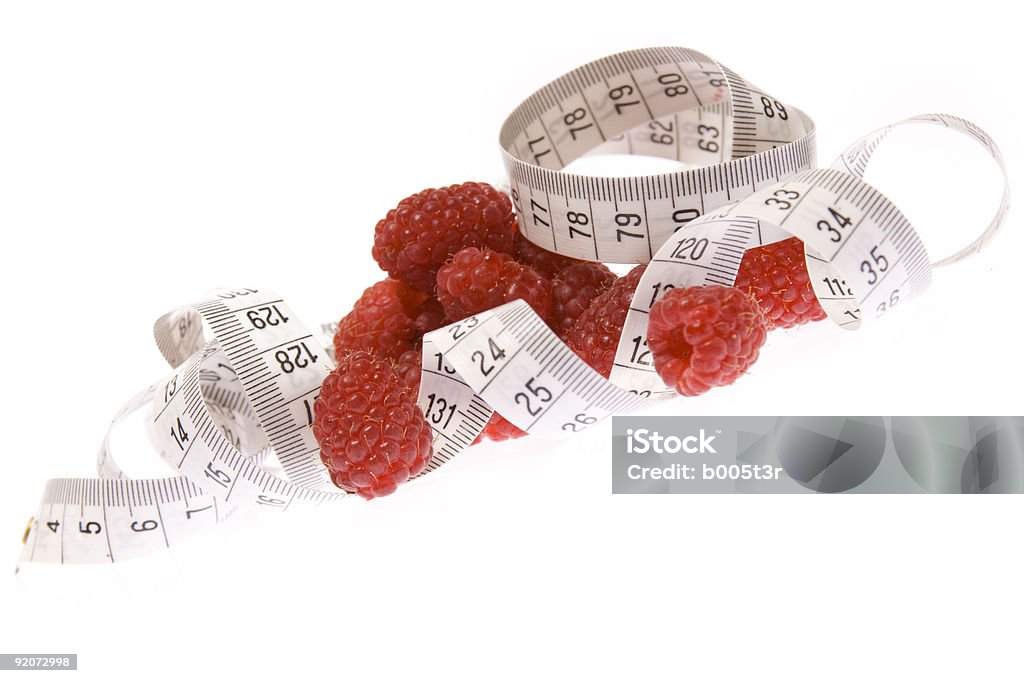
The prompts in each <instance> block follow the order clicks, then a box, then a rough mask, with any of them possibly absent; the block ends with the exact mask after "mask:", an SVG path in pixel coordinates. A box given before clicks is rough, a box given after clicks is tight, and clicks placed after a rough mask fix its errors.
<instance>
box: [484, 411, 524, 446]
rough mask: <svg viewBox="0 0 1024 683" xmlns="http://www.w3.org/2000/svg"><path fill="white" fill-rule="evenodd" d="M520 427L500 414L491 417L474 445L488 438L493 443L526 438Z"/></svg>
mask: <svg viewBox="0 0 1024 683" xmlns="http://www.w3.org/2000/svg"><path fill="white" fill-rule="evenodd" d="M526 434H527V433H526V432H524V431H523V430H522V429H520V428H519V427H516V426H515V425H514V424H512V423H511V422H509V421H508V420H506V419H505V418H503V417H502V416H501V415H499V414H498V413H494V414H493V415H491V419H490V420H488V421H487V425H486V426H485V427H484V430H483V431H482V432H480V436H478V437H477V438H476V441H474V442H473V443H480V442H481V441H483V439H484V437H485V436H486V437H487V438H488V439H490V440H491V441H508V440H510V439H518V438H519V437H521V436H526Z"/></svg>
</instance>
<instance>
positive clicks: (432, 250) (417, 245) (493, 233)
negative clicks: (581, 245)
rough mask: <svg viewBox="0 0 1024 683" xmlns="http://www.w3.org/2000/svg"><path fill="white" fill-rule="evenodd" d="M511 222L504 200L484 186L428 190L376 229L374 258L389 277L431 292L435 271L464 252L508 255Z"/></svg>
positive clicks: (402, 204)
mask: <svg viewBox="0 0 1024 683" xmlns="http://www.w3.org/2000/svg"><path fill="white" fill-rule="evenodd" d="M515 230H516V227H515V216H514V215H513V214H512V202H511V201H510V200H509V198H508V195H506V194H504V193H502V192H499V191H498V190H496V189H494V188H493V187H491V186H490V185H488V184H487V183H462V184H461V185H450V186H448V187H442V188H439V189H432V188H431V189H427V190H423V191H422V192H419V193H418V194H414V195H412V196H411V197H406V198H405V199H403V200H402V201H400V202H399V203H398V206H397V207H395V208H394V209H392V210H391V211H388V214H387V216H386V217H385V218H383V219H382V220H380V221H379V222H378V223H377V227H376V229H375V231H374V238H373V258H374V260H376V261H377V263H378V264H380V267H381V268H383V269H384V270H386V271H387V272H388V274H389V275H390V276H391V277H393V278H396V279H399V280H401V281H402V282H405V283H406V284H408V285H410V286H412V287H414V288H415V289H418V290H420V291H422V292H428V293H429V292H433V291H434V282H435V278H436V276H437V270H438V268H440V267H441V265H442V264H443V263H444V262H445V261H447V260H448V259H450V258H451V257H452V255H454V254H455V252H457V251H458V250H459V249H462V248H463V247H489V248H491V249H495V250H497V251H503V252H507V253H511V252H512V249H513V240H514V235H515Z"/></svg>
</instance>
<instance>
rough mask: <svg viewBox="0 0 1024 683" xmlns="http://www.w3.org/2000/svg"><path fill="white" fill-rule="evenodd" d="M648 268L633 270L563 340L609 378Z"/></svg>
mask: <svg viewBox="0 0 1024 683" xmlns="http://www.w3.org/2000/svg"><path fill="white" fill-rule="evenodd" d="M646 267H647V266H646V264H641V265H639V266H636V267H635V268H633V270H631V271H629V273H627V274H626V275H624V276H622V277H620V278H618V279H617V280H615V282H613V283H612V286H611V287H609V288H608V289H607V290H605V291H604V292H603V293H601V294H599V295H598V296H597V297H595V298H594V300H593V301H592V302H590V306H588V307H587V310H586V311H584V312H583V315H581V316H580V317H579V318H577V319H576V322H575V323H574V324H573V326H572V327H571V328H569V330H568V331H567V332H566V333H565V335H564V336H563V339H565V343H566V344H568V345H569V348H571V349H572V350H573V351H575V352H576V355H578V356H579V357H580V358H582V359H583V360H585V361H586V362H587V364H588V365H590V367H592V368H594V369H595V370H597V371H598V372H599V373H601V374H602V375H604V376H605V377H608V375H610V374H611V371H612V365H613V364H614V363H615V349H616V348H617V347H618V345H619V337H620V336H622V326H623V325H625V324H626V314H627V313H629V304H630V303H631V302H632V301H633V292H635V291H636V286H637V285H638V284H640V277H641V276H642V275H643V274H644V270H645V269H646Z"/></svg>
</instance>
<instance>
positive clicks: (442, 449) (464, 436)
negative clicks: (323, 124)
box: [20, 48, 1009, 564]
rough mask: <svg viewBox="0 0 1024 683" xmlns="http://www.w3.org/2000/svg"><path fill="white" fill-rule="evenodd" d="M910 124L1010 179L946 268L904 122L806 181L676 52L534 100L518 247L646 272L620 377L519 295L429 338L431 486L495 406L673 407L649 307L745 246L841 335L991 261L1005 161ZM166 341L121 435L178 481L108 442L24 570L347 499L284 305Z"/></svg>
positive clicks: (262, 296) (581, 413) (520, 173)
mask: <svg viewBox="0 0 1024 683" xmlns="http://www.w3.org/2000/svg"><path fill="white" fill-rule="evenodd" d="M915 123H930V124H938V125H942V126H946V127H948V128H949V129H951V130H954V131H958V132H961V133H965V134H967V135H969V136H971V137H972V138H973V139H975V140H976V141H977V142H978V143H979V144H981V145H983V146H984V147H985V148H986V149H987V150H988V151H989V152H990V153H991V155H992V157H993V159H994V160H995V162H996V163H997V164H998V165H999V167H1000V170H1002V171H1003V177H1004V191H1003V197H1002V201H1001V203H1000V205H999V207H998V209H997V211H996V214H995V217H994V218H993V219H992V221H991V223H990V224H989V226H988V227H987V228H986V229H985V230H984V231H983V232H982V234H981V235H980V236H979V237H978V238H977V239H975V240H974V241H972V242H971V243H970V244H968V245H967V246H966V247H964V248H963V249H962V250H960V251H958V252H956V253H955V254H953V255H951V256H949V257H946V258H943V259H941V260H939V261H934V262H933V261H932V259H931V258H930V257H929V255H928V253H927V251H926V249H925V247H924V244H923V243H922V241H921V239H920V237H919V236H918V234H917V233H916V232H915V231H914V229H913V228H912V227H911V226H910V224H909V223H908V222H907V220H906V219H905V218H904V217H903V215H902V214H901V213H900V211H899V209H897V208H896V207H895V206H894V205H893V204H892V203H891V202H890V201H889V200H888V199H886V198H885V196H884V195H882V194H881V193H880V192H878V191H877V190H875V189H874V188H872V187H871V186H870V185H868V184H867V183H865V182H864V181H863V180H862V177H863V175H864V171H865V169H866V167H867V165H868V162H869V160H870V158H871V155H872V153H873V152H874V150H875V149H876V148H877V147H878V145H879V144H880V143H881V142H882V140H883V139H884V138H885V136H886V135H887V134H888V132H889V131H890V130H892V128H893V127H894V126H889V127H887V128H884V129H882V130H879V131H876V132H874V133H871V134H870V135H868V136H866V137H864V138H863V139H861V140H860V141H858V142H857V143H855V144H854V145H852V146H851V147H850V148H849V149H848V150H847V151H846V152H844V154H843V155H842V156H841V157H840V158H839V159H838V160H837V162H836V163H835V164H834V165H833V167H832V168H830V169H814V168H813V166H814V137H813V136H814V126H813V123H812V122H811V120H810V118H808V117H807V116H806V115H805V114H803V113H802V112H800V111H799V110H798V109H796V108H795V107H792V106H790V105H788V104H784V103H783V102H781V101H779V100H778V99H776V98H775V97H773V96H771V95H769V94H767V93H765V92H764V91H762V90H760V89H758V88H755V87H754V86H752V85H751V84H749V83H747V82H746V81H745V80H743V79H742V78H740V77H739V76H738V75H736V74H735V73H733V72H732V71H730V70H729V69H727V68H726V67H724V66H722V65H721V64H719V63H717V62H715V61H714V60H712V59H711V58H709V57H707V56H705V55H702V54H700V53H698V52H695V51H692V50H686V49H682V48H654V49H648V50H636V51H631V52H625V53H621V54H617V55H613V56H610V57H607V58H604V59H601V60H597V61H595V62H592V63H590V64H587V65H584V66H582V67H580V68H578V69H576V70H574V71H572V72H570V73H568V74H566V75H564V76H562V77H561V78H559V79H557V80H555V81H553V82H551V83H550V84H548V85H547V86H545V87H544V88H542V89H540V90H539V91H537V92H536V93H534V94H533V95H532V96H530V98H528V99H527V100H526V101H524V102H523V103H522V104H521V105H520V106H519V107H517V108H516V110H515V111H514V112H513V113H512V114H511V115H510V116H509V118H508V119H507V120H506V121H505V124H504V125H503V126H502V129H501V134H500V143H501V148H502V153H503V155H504V159H505V164H506V168H507V170H508V175H509V187H510V193H511V195H512V199H513V203H514V205H515V208H516V211H517V213H518V218H519V224H520V228H521V230H522V231H523V233H524V234H525V235H526V236H527V237H528V238H529V239H530V240H531V241H533V242H535V243H537V244H539V245H540V246H542V247H545V248H547V249H550V250H552V251H557V252H559V253H562V254H565V255H568V256H573V257H577V258H583V259H590V260H595V261H606V262H617V263H642V262H649V263H650V265H649V266H648V268H647V270H646V271H645V273H644V275H643V277H642V278H641V280H640V283H639V285H638V287H637V290H636V294H635V296H634V299H633V302H632V306H631V309H630V312H629V315H628V316H627V319H626V324H625V328H624V331H623V334H622V337H621V340H620V343H619V348H618V350H617V354H616V360H615V366H614V369H613V371H612V375H611V378H610V381H609V380H606V379H605V378H603V377H601V376H600V375H599V374H598V373H597V372H595V371H594V370H593V369H591V368H590V367H589V366H588V365H586V364H585V363H584V362H583V361H582V360H581V359H580V358H579V357H577V356H576V355H575V354H574V353H573V352H572V351H571V350H570V349H569V348H568V347H567V346H565V344H563V343H562V342H561V340H559V338H558V337H557V336H556V335H555V334H554V333H553V332H552V331H551V329H550V328H548V327H547V325H546V324H545V323H544V322H543V321H542V320H541V319H540V318H539V317H538V316H537V315H536V314H535V313H534V312H533V311H532V309H530V308H529V306H527V305H526V304H525V303H523V302H522V301H514V302H511V303H508V304H505V305H503V306H500V307H498V308H495V309H492V310H490V311H486V312H484V313H481V314H478V315H475V316H471V317H469V318H466V319H464V320H461V321H458V322H456V323H453V324H451V325H448V326H446V327H444V328H441V329H439V330H436V331H434V332H431V333H429V334H428V335H426V336H425V337H424V339H423V374H422V380H421V384H420V394H419V397H418V401H419V405H420V407H421V408H422V410H423V413H424V416H425V417H426V419H427V421H428V423H429V424H430V425H431V427H432V429H433V432H434V455H433V458H432V459H431V461H430V462H429V463H428V465H427V467H426V468H425V470H424V472H423V473H421V474H420V475H419V476H423V475H424V474H427V473H429V472H432V471H433V470H435V469H437V468H438V467H440V466H441V465H442V464H444V463H445V462H447V461H448V460H450V459H451V458H452V457H454V456H455V455H457V454H458V453H460V452H461V451H463V450H465V449H466V448H467V447H468V446H469V445H470V444H471V443H472V442H473V440H474V438H475V437H476V436H477V435H478V434H479V433H480V432H481V431H482V429H483V427H484V426H485V425H486V423H487V420H488V419H489V418H490V416H491V414H492V412H493V411H495V410H496V411H498V412H499V413H501V414H502V415H503V416H504V417H505V418H506V419H508V420H509V421H511V422H512V423H513V424H515V425H516V426H518V427H520V428H521V429H524V430H526V431H529V432H530V433H531V434H539V435H542V436H544V435H546V436H565V435H568V434H571V433H573V432H578V431H582V430H583V429H586V428H588V427H590V426H592V425H594V424H597V423H598V422H600V421H601V420H603V419H604V418H606V417H608V416H609V415H612V414H615V413H620V412H625V411H629V410H633V409H635V408H637V407H639V406H640V405H642V404H643V403H645V402H646V401H648V400H650V399H652V398H655V397H660V396H666V395H670V394H671V393H672V392H671V391H670V390H668V389H667V388H666V387H665V386H664V385H663V384H662V383H661V381H660V380H659V379H658V376H657V374H656V373H655V372H654V371H653V366H652V363H651V361H650V357H649V354H648V353H647V352H646V351H645V350H644V349H645V347H646V328H647V316H648V313H649V311H650V308H651V306H652V305H653V304H654V303H655V302H656V301H657V299H658V298H659V297H660V296H662V295H664V293H665V292H666V291H669V290H671V289H672V288H674V287H683V286H690V285H701V284H723V285H727V284H731V283H732V282H733V281H734V279H735V275H736V271H737V269H738V268H739V265H740V262H741V260H742V257H743V253H744V251H745V250H746V249H748V248H751V247H755V246H758V245H761V244H767V243H770V242H773V241H777V240H780V239H784V238H787V237H789V236H790V235H796V236H797V237H799V238H800V239H801V240H803V241H804V243H805V245H806V255H807V264H808V269H809V271H810V273H811V277H812V282H813V284H814V288H815V292H816V294H817V296H818V298H819V300H820V301H821V303H822V305H823V307H824V308H825V310H826V311H827V313H828V314H829V317H830V318H831V319H832V320H833V321H834V322H836V323H837V324H839V325H840V326H842V327H843V328H845V329H854V328H857V327H859V326H860V325H861V324H862V323H864V322H867V321H870V320H873V319H875V318H878V317H881V316H882V315H884V314H885V313H886V312H888V311H889V310H890V309H891V308H893V307H894V306H897V305H900V304H901V303H902V302H903V301H905V300H907V299H908V298H910V297H911V296H913V295H914V294H917V293H918V292H920V291H921V290H923V289H924V288H925V287H927V285H928V283H929V281H930V273H931V267H932V266H933V265H942V264H946V263H952V262H954V261H957V260H959V259H961V258H964V257H965V256H967V255H969V254H970V253H973V252H975V251H977V250H979V249H980V248H981V247H982V246H983V245H984V244H985V243H986V242H987V241H988V240H989V239H990V238H991V237H992V235H993V234H994V233H995V232H996V230H998V228H999V226H1000V225H1001V223H1002V222H1003V219H1004V217H1005V214H1006V211H1007V209H1008V206H1009V189H1008V184H1007V183H1006V182H1005V170H1004V169H1003V163H1002V158H1001V156H1000V153H999V151H998V149H997V147H996V146H995V144H994V143H993V142H992V140H991V139H990V138H989V137H988V135H986V134H985V133H984V132H983V131H981V130H980V129H979V128H978V127H977V126H974V125H973V124H971V123H969V122H967V121H964V120H962V119H959V118H956V117H952V116H946V115H928V116H919V117H914V118H912V119H907V120H906V121H903V122H901V123H900V124H896V125H909V124H915ZM607 152H628V153H633V154H644V155H650V156H659V157H664V158H669V159H675V160H678V161H682V162H686V163H688V164H695V165H699V167H697V168H693V169H692V170H685V171H680V172H676V173H667V174H661V175H653V176H644V177H633V178H598V177H591V176H581V175H574V174H569V173H565V172H564V171H562V170H561V169H562V168H563V167H564V166H565V165H566V164H568V163H570V162H571V161H572V160H574V159H577V158H579V157H580V156H582V155H584V154H593V153H607ZM154 333H155V337H156V342H157V346H158V347H159V348H160V351H161V352H162V353H163V355H164V357H165V358H166V359H167V361H168V363H169V364H170V366H171V367H172V368H174V370H173V371H172V372H171V373H170V374H168V375H167V376H166V377H164V378H163V379H161V380H160V381H158V382H156V383H154V384H152V385H150V386H149V387H147V388H146V389H145V390H143V391H142V392H140V393H139V394H138V395H136V396H135V397H133V398H132V399H131V400H129V401H128V402H127V403H126V404H125V405H124V406H123V407H122V409H121V410H120V411H119V412H118V413H117V415H116V416H115V418H114V420H113V423H112V427H113V426H114V425H116V424H118V423H119V422H121V421H122V420H124V419H125V418H126V417H127V416H128V415H130V414H132V413H134V412H136V411H138V410H141V409H142V408H144V407H146V406H148V407H149V418H148V420H147V427H148V430H149V435H150V439H151V441H152V443H153V445H154V447H155V449H156V451H157V452H158V453H159V455H160V457H161V458H162V459H163V460H164V461H165V462H167V463H168V464H169V465H171V467H173V468H174V470H175V471H176V472H177V473H178V474H177V476H173V477H167V478H158V479H130V478H128V477H126V476H125V474H124V473H123V472H122V471H121V469H120V468H119V467H118V465H117V464H116V460H115V458H114V456H113V454H112V452H111V447H110V438H109V432H108V435H107V437H106V438H105V439H104V440H103V443H102V444H101V448H100V452H99V458H98V472H99V478H94V479H82V478H69V479H55V480H51V481H49V482H47V484H46V487H45V490H44V493H43V498H42V501H41V503H40V506H39V508H38V510H37V512H36V514H35V515H34V517H33V518H32V519H31V521H30V523H29V527H28V529H27V530H26V534H25V537H24V538H23V541H24V546H23V550H22V555H21V559H20V561H22V562H61V563H68V564H70V563H89V562H117V561H120V560H124V559H128V558H130V557H135V556H138V555H142V554H145V553H148V552H153V551H157V550H160V549H162V548H166V547H168V546H170V545H172V544H174V543H177V542H179V541H181V540H183V539H185V538H187V537H189V536H191V535H193V534H195V533H197V532H201V531H202V530H204V529H205V528H207V527H209V526H210V525H212V524H216V523H218V522H221V521H223V520H225V519H227V518H229V517H230V516H231V515H232V513H233V512H235V511H236V510H237V509H238V508H239V507H240V506H251V507H256V508H263V509H266V510H274V511H282V512H283V511H286V510H288V509H290V508H292V506H295V505H320V504H324V503H330V502H336V501H340V500H343V499H345V498H347V497H349V494H348V493H347V492H345V491H342V490H340V489H337V488H335V487H334V486H333V484H332V483H331V481H330V478H329V477H328V475H327V471H326V469H325V468H324V466H323V465H322V463H321V462H320V459H319V451H318V447H317V443H316V441H315V439H314V438H313V434H312V430H311V425H312V422H313V402H314V400H315V398H316V395H317V392H318V391H319V388H320V385H321V383H322V381H323V379H324V377H325V376H326V375H327V373H328V372H329V371H330V369H331V367H332V358H331V355H330V353H329V352H328V351H326V350H325V349H324V346H323V345H322V344H321V342H320V338H319V335H314V334H313V333H311V332H310V331H309V330H308V329H307V328H306V327H305V326H303V325H302V323H301V322H300V321H299V320H298V319H297V318H296V317H295V315H294V314H293V313H292V311H291V309H290V308H289V307H288V305H287V304H286V303H285V302H284V301H283V300H282V299H281V298H280V297H278V296H277V295H275V294H274V293H272V292H270V291H268V290H264V289H255V288H253V289H237V290H232V291H224V292H219V293H217V294H215V295H213V296H211V297H210V298H208V299H206V300H204V301H201V302H198V303H196V304H194V305H192V306H188V307H184V308H182V309H179V310H176V311H173V312H171V313H168V314H167V315H164V316H163V317H161V318H160V319H159V320H157V322H156V324H155V326H154ZM271 459H273V460H276V462H277V463H278V464H279V465H280V470H281V471H282V475H281V476H279V475H277V474H275V473H274V472H273V471H272V470H271V469H270V468H269V467H268V464H269V462H270V461H271Z"/></svg>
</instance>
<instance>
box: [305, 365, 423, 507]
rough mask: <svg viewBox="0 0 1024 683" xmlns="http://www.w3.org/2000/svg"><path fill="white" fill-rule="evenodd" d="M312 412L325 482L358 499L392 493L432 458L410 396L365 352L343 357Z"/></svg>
mask: <svg viewBox="0 0 1024 683" xmlns="http://www.w3.org/2000/svg"><path fill="white" fill-rule="evenodd" d="M313 413H314V418H313V435H314V436H315V437H316V440H317V442H318V443H319V444H320V459H321V460H322V461H323V463H324V464H325V465H326V466H327V469H328V471H330V473H331V480H332V481H333V482H334V484H335V486H338V487H339V488H343V489H347V490H354V491H355V492H356V493H358V494H359V495H361V496H362V497H363V498H367V499H370V498H376V497H378V496H386V495H388V494H389V493H394V492H395V489H396V487H397V486H398V485H399V484H401V483H402V482H404V481H406V480H407V479H409V477H412V476H415V475H417V474H419V473H420V472H422V471H423V468H424V467H425V466H426V464H427V461H429V460H430V458H431V455H432V453H433V449H432V446H431V433H430V426H429V425H428V424H427V421H426V420H425V419H424V418H423V413H422V412H421V411H420V409H419V408H418V407H417V406H416V397H415V394H413V393H412V392H411V391H410V390H409V387H407V386H406V384H405V382H403V381H402V380H401V378H400V377H399V376H398V374H397V373H396V372H395V369H394V368H393V367H392V366H391V364H390V363H389V362H387V361H385V360H381V359H379V358H376V357H374V356H373V355H371V354H370V353H367V352H366V351H356V352H354V353H351V354H349V355H347V356H345V357H343V358H342V359H341V360H340V361H339V362H338V367H337V368H335V369H334V370H332V371H331V373H330V374H329V375H327V377H325V378H324V382H323V385H322V386H321V387H320V395H319V396H318V397H317V399H316V401H315V402H314V404H313Z"/></svg>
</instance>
